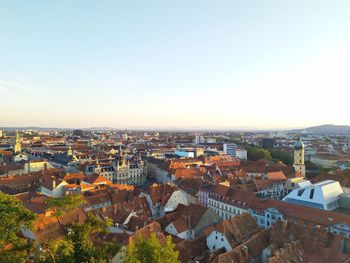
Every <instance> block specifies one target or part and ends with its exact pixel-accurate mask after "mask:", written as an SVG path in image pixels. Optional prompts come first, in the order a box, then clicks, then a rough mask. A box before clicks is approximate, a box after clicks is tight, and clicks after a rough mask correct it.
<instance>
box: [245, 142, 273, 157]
mask: <svg viewBox="0 0 350 263" xmlns="http://www.w3.org/2000/svg"><path fill="white" fill-rule="evenodd" d="M245 148H246V150H247V155H248V160H250V161H258V160H271V154H270V152H269V151H268V150H265V149H263V148H261V147H258V146H253V145H247V146H246V147H245Z"/></svg>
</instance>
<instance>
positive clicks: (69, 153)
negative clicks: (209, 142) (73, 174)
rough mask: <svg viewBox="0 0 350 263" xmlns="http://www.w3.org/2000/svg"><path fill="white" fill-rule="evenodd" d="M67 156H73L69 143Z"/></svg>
mask: <svg viewBox="0 0 350 263" xmlns="http://www.w3.org/2000/svg"><path fill="white" fill-rule="evenodd" d="M67 156H73V150H72V146H70V145H69V147H68V151H67Z"/></svg>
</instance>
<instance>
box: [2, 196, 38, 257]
mask: <svg viewBox="0 0 350 263" xmlns="http://www.w3.org/2000/svg"><path fill="white" fill-rule="evenodd" d="M34 219H35V214H34V213H32V212H31V211H29V210H28V209H27V208H25V207H24V206H23V204H22V202H21V201H20V200H18V199H17V198H16V197H13V196H11V195H7V194H4V193H2V192H0V262H16V263H18V262H24V261H25V258H26V256H27V249H29V248H30V246H31V244H30V243H29V242H27V241H26V240H25V239H23V238H21V237H20V236H19V235H18V234H19V233H20V230H21V229H32V228H33V221H34Z"/></svg>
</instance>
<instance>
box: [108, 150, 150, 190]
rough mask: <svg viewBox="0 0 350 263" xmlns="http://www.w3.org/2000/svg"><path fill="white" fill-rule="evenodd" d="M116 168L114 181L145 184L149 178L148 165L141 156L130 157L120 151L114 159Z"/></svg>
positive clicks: (113, 164)
mask: <svg viewBox="0 0 350 263" xmlns="http://www.w3.org/2000/svg"><path fill="white" fill-rule="evenodd" d="M112 166H113V168H114V175H113V183H118V184H131V185H143V184H144V183H145V182H146V179H147V166H146V163H145V161H143V160H142V159H141V157H140V156H132V157H131V158H128V157H127V156H126V155H124V154H123V153H120V154H119V155H118V156H117V157H116V159H115V160H113V161H112Z"/></svg>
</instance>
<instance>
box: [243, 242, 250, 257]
mask: <svg viewBox="0 0 350 263" xmlns="http://www.w3.org/2000/svg"><path fill="white" fill-rule="evenodd" d="M242 252H243V255H244V259H248V257H249V254H248V247H247V246H246V245H244V246H242Z"/></svg>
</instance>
